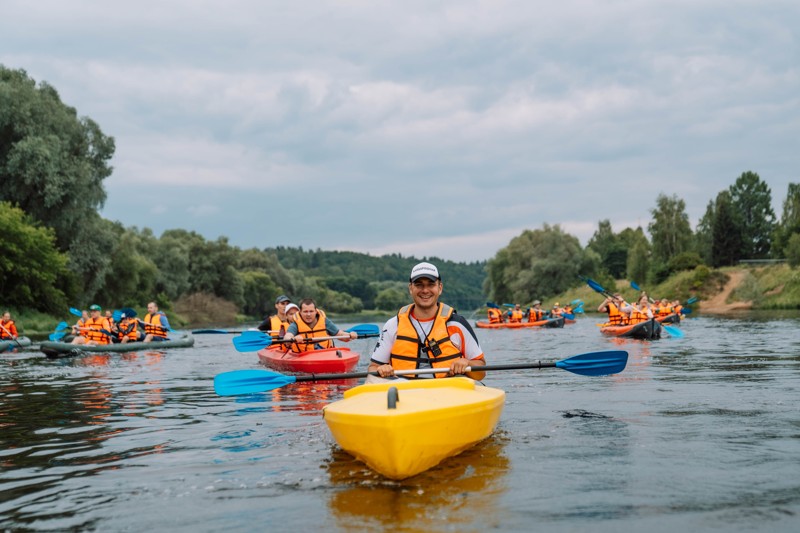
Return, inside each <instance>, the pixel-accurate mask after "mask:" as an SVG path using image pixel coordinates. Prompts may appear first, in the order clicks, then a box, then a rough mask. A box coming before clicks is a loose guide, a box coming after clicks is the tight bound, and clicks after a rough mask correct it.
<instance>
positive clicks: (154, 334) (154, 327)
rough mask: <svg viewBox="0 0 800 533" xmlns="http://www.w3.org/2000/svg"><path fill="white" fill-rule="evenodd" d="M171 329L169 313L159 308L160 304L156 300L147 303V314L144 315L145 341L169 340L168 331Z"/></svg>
mask: <svg viewBox="0 0 800 533" xmlns="http://www.w3.org/2000/svg"><path fill="white" fill-rule="evenodd" d="M171 329H172V328H170V327H169V319H167V315H165V314H164V312H163V311H159V310H158V305H157V304H156V303H155V302H150V303H149V304H147V314H146V315H144V333H145V336H144V342H162V341H168V340H169V337H167V332H168V331H170V330H171Z"/></svg>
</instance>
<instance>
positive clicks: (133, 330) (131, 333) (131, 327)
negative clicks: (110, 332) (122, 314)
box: [119, 318, 139, 341]
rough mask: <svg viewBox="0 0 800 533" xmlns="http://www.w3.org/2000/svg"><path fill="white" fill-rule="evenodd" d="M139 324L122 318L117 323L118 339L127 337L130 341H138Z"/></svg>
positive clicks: (134, 320) (133, 320) (130, 319)
mask: <svg viewBox="0 0 800 533" xmlns="http://www.w3.org/2000/svg"><path fill="white" fill-rule="evenodd" d="M138 326H139V322H137V321H136V319H133V318H123V319H122V320H121V321H120V323H119V338H120V339H124V338H125V337H128V338H129V339H130V340H132V341H138V340H139V327H138Z"/></svg>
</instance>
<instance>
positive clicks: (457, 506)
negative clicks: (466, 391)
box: [327, 433, 510, 531]
mask: <svg viewBox="0 0 800 533" xmlns="http://www.w3.org/2000/svg"><path fill="white" fill-rule="evenodd" d="M506 443H507V439H506V438H505V437H504V436H503V435H502V434H500V433H496V434H494V435H493V436H491V437H489V438H488V439H486V440H485V441H483V442H481V443H479V444H478V445H476V446H474V447H472V448H470V449H468V450H466V451H465V452H463V453H461V454H460V455H458V456H456V457H451V458H449V459H447V460H445V461H443V462H442V463H440V464H439V465H437V466H436V467H434V468H432V469H430V470H428V471H426V472H423V473H421V474H418V475H416V476H414V477H411V478H408V479H405V480H402V481H391V480H388V479H386V478H384V477H383V476H381V475H380V474H377V473H375V472H373V471H372V470H370V469H369V468H368V467H367V466H366V465H364V463H362V462H360V461H358V460H356V459H355V458H353V457H352V456H351V455H349V454H348V453H346V452H344V451H342V450H340V449H338V448H335V449H334V450H333V452H332V458H331V460H330V462H329V463H328V465H327V471H328V475H329V477H330V481H331V483H332V484H333V485H334V487H335V488H336V489H337V490H336V491H335V492H333V493H332V494H331V496H330V498H329V499H328V506H329V508H330V510H331V511H332V513H333V516H334V518H335V520H336V523H337V524H338V525H339V526H340V527H341V528H342V529H343V530H348V529H351V528H353V527H354V526H355V527H357V529H359V530H373V531H386V530H390V529H391V530H398V531H436V530H448V531H465V530H468V529H470V530H471V529H476V525H477V524H480V523H485V524H498V523H502V520H501V516H498V513H501V511H500V510H499V507H498V500H499V498H500V497H501V496H502V494H503V493H504V492H505V491H506V490H507V483H506V475H507V473H508V472H509V469H510V462H509V459H508V458H507V457H506V455H505V454H504V453H503V448H504V447H505V445H506ZM477 529H482V528H479V527H478V528H477Z"/></svg>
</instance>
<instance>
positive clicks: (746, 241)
mask: <svg viewBox="0 0 800 533" xmlns="http://www.w3.org/2000/svg"><path fill="white" fill-rule="evenodd" d="M730 191H731V200H732V202H733V207H734V209H735V210H736V212H737V213H738V216H739V219H740V220H741V231H742V250H741V257H742V258H744V259H765V258H767V257H768V256H769V252H770V247H771V245H772V234H773V232H774V231H775V212H774V211H773V210H772V191H771V190H770V188H769V186H768V185H767V184H766V183H764V182H763V181H761V178H760V177H759V175H758V174H756V173H755V172H744V173H743V174H742V175H741V176H739V178H738V179H737V180H736V182H735V183H734V184H733V185H731V187H730Z"/></svg>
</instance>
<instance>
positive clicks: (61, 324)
mask: <svg viewBox="0 0 800 533" xmlns="http://www.w3.org/2000/svg"><path fill="white" fill-rule="evenodd" d="M67 328H69V324H67V323H66V322H63V321H62V322H59V323H58V324H56V329H55V331H59V330H62V329H67Z"/></svg>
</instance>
